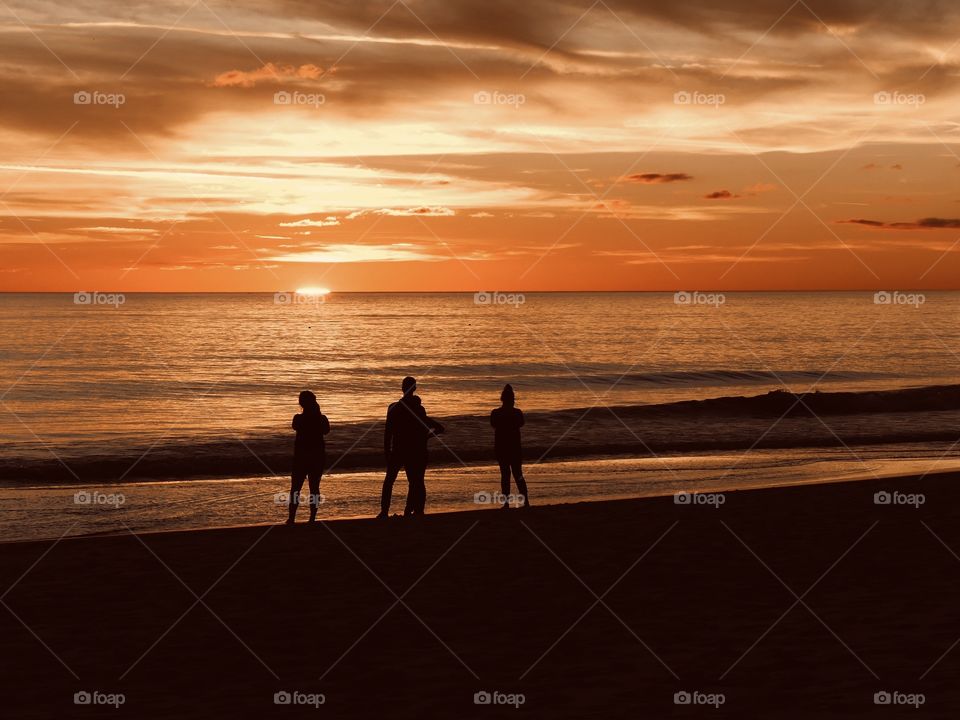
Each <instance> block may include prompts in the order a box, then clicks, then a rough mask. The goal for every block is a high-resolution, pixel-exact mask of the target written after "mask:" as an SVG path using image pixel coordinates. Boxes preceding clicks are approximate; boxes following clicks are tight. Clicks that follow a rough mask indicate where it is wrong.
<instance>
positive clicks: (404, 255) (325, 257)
mask: <svg viewBox="0 0 960 720" xmlns="http://www.w3.org/2000/svg"><path fill="white" fill-rule="evenodd" d="M449 259H450V256H449V255H444V256H440V255H435V254H433V253H432V252H430V251H429V250H427V249H423V248H419V247H417V246H415V245H411V244H410V243H394V244H393V245H350V244H345V243H344V244H339V243H338V244H332V245H325V246H323V247H320V248H314V249H311V250H304V251H302V252H295V253H288V254H286V255H277V256H274V257H268V258H264V260H270V261H273V262H281V263H362V262H413V261H418V260H419V261H438V260H449Z"/></svg>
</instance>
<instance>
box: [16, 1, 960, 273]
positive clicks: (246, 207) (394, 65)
mask: <svg viewBox="0 0 960 720" xmlns="http://www.w3.org/2000/svg"><path fill="white" fill-rule="evenodd" d="M913 8H915V6H914V5H913V4H911V3H904V2H895V1H894V0H877V1H876V2H871V3H864V2H860V1H859V0H830V1H822V2H815V1H813V0H807V1H806V2H805V1H804V0H796V2H792V3H791V2H788V1H786V0H784V1H781V2H774V1H773V0H751V1H750V2H747V0H731V2H724V3H718V2H705V1H704V0H673V1H672V2H670V3H662V2H659V1H656V0H632V1H628V0H598V1H597V2H595V3H592V4H591V3H590V2H584V1H582V0H581V1H579V2H574V1H573V0H570V1H567V0H549V1H548V0H530V2H526V3H517V2H507V1H506V0H485V1H483V2H480V1H476V2H473V1H471V2H458V1H457V0H404V1H401V0H395V1H393V2H387V1H384V2H380V1H376V2H351V3H345V2H336V1H334V0H318V1H316V2H309V3H308V2H300V1H298V0H279V1H276V0H273V1H272V0H265V1H263V2H257V3H254V2H246V1H241V2H226V1H224V2H212V1H208V0H196V1H194V2H179V1H178V2H166V3H159V4H142V5H141V4H139V3H128V2H123V3H121V2H107V1H105V0H85V1H82V2H77V3H74V4H72V5H71V6H70V7H69V8H64V7H61V6H59V5H56V4H52V3H46V2H40V3H38V2H35V1H31V2H9V3H7V4H4V3H0V32H2V34H3V37H2V42H0V58H2V61H3V62H2V63H0V290H12V291H18V290H63V291H76V290H101V291H109V290H118V291H136V290H164V291H182V290H192V291H221V290H224V291H229V290H237V291H255V290H257V291H276V290H286V289H292V288H296V287H301V286H306V285H314V286H325V287H329V288H332V289H334V290H340V291H359V290H466V291H476V290H480V289H499V290H510V289H524V290H567V289H570V290H577V289H609V290H614V289H636V290H654V289H658V290H671V289H730V290H738V289H832V288H850V289H866V288H874V289H879V288H888V289H894V288H903V289H907V288H931V289H932V288H958V286H960V280H958V278H960V272H958V271H960V254H958V253H960V219H958V218H960V205H958V203H960V187H958V182H960V143H958V135H960V123H958V119H960V118H958V111H957V108H958V107H960V105H958V103H957V100H958V94H960V93H958V81H957V78H958V70H960V65H958V62H960V43H958V42H957V38H956V37H954V35H955V29H956V28H957V27H958V26H960V25H958V23H957V21H958V20H960V8H958V6H957V5H956V3H952V2H946V1H943V2H936V1H933V2H930V3H926V4H925V5H924V12H923V13H922V14H919V13H917V12H916V11H915V10H914V9H913ZM952 31H953V35H952V34H951V32H952Z"/></svg>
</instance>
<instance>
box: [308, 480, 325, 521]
mask: <svg viewBox="0 0 960 720" xmlns="http://www.w3.org/2000/svg"><path fill="white" fill-rule="evenodd" d="M322 475H323V470H322V469H321V468H316V470H315V471H314V472H311V473H310V475H309V478H308V480H309V483H310V522H315V521H316V519H317V509H318V508H319V507H320V477H321V476H322Z"/></svg>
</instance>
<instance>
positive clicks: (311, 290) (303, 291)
mask: <svg viewBox="0 0 960 720" xmlns="http://www.w3.org/2000/svg"><path fill="white" fill-rule="evenodd" d="M329 294H330V288H325V287H302V288H297V295H315V296H316V295H329Z"/></svg>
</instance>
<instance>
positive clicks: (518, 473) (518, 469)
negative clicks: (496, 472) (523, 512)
mask: <svg viewBox="0 0 960 720" xmlns="http://www.w3.org/2000/svg"><path fill="white" fill-rule="evenodd" d="M510 467H511V469H512V470H513V479H514V480H515V481H516V483H517V492H518V493H520V494H521V495H523V502H522V503H521V505H522V506H523V507H529V505H530V497H529V496H528V495H527V481H526V480H524V479H523V459H522V458H521V457H520V456H517V457H515V458H514V459H513V460H512V461H511V463H510Z"/></svg>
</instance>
